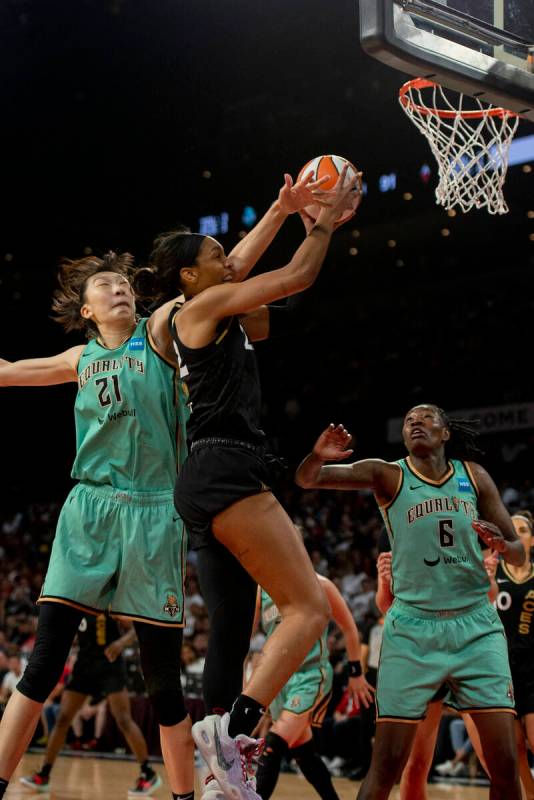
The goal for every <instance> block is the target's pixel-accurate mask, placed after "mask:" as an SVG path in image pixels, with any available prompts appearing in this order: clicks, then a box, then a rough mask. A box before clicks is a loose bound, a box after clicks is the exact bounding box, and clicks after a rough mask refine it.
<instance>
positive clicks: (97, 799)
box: [5, 755, 488, 800]
mask: <svg viewBox="0 0 534 800" xmlns="http://www.w3.org/2000/svg"><path fill="white" fill-rule="evenodd" d="M41 761H42V756H40V755H27V756H25V757H24V758H23V759H22V762H21V764H20V766H19V768H18V769H17V771H16V773H15V775H14V777H13V780H12V782H11V784H10V786H9V789H8V790H7V793H6V795H5V796H6V798H8V799H9V800H14V798H17V800H23V799H24V800H29V798H36V797H39V796H43V793H37V792H33V791H32V790H31V789H26V788H25V787H24V786H22V784H20V783H19V780H18V779H19V777H20V776H21V775H29V774H30V773H31V772H33V771H34V770H35V769H36V768H38V767H39V766H40V764H41ZM156 769H157V771H158V773H159V775H160V776H161V778H162V779H163V785H162V786H161V788H160V789H158V791H157V793H155V795H154V797H157V798H161V800H167V798H169V797H170V790H169V787H168V785H167V781H166V779H165V774H164V770H163V766H162V765H160V764H158V765H157V766H156ZM136 776H137V771H136V765H135V764H134V763H132V762H131V761H109V760H105V759H98V758H70V757H59V758H58V760H57V763H56V765H55V767H54V773H53V782H52V786H51V789H50V793H49V794H45V795H44V796H45V797H50V800H125V798H126V796H127V795H126V793H127V791H128V788H129V787H130V786H133V784H134V781H135V778H136ZM334 784H335V787H336V790H337V792H338V794H339V796H340V798H341V800H354V798H355V797H356V792H357V789H358V787H359V785H360V784H359V783H357V782H354V781H349V780H346V779H345V778H335V779H334ZM195 795H196V797H198V798H199V800H200V797H201V789H200V787H199V786H198V785H197V786H196V787H195ZM487 796H488V789H487V788H475V787H464V786H450V785H445V784H443V785H439V784H438V785H435V786H429V787H428V797H429V800H442V799H443V800H445V798H446V800H482V798H487ZM297 798H298V799H299V800H317V795H316V794H315V792H314V791H313V789H312V788H311V787H310V786H309V785H308V784H307V783H306V781H305V780H304V779H303V778H301V777H299V776H297V775H281V776H280V781H279V782H278V786H277V787H276V791H275V793H274V795H273V800H297ZM398 798H399V792H398V789H395V790H394V791H393V792H392V794H391V799H392V800H398Z"/></svg>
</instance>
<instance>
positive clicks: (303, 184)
mask: <svg viewBox="0 0 534 800" xmlns="http://www.w3.org/2000/svg"><path fill="white" fill-rule="evenodd" d="M328 180H329V176H328V175H324V176H323V177H322V178H319V179H318V180H316V181H312V173H311V172H309V173H308V174H307V175H305V176H304V177H303V178H301V179H300V180H299V181H297V182H296V183H293V178H292V177H291V175H288V174H287V173H286V174H285V175H284V185H283V186H282V188H281V189H280V192H279V194H278V203H279V204H280V209H281V211H282V212H283V213H284V214H295V213H296V212H298V211H301V210H302V209H303V208H305V207H306V206H313V205H316V206H321V207H325V206H331V205H332V200H333V197H334V192H326V191H324V189H321V186H322V185H323V184H324V183H326V181H328Z"/></svg>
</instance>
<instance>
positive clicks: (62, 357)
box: [0, 345, 84, 386]
mask: <svg viewBox="0 0 534 800" xmlns="http://www.w3.org/2000/svg"><path fill="white" fill-rule="evenodd" d="M83 349H84V345H76V347H71V348H70V349H69V350H65V351H64V352H63V353H58V355H56V356H50V357H48V358H25V359H22V360H21V361H5V360H4V359H0V386H54V385H56V384H58V383H70V382H76V381H77V380H78V373H77V366H78V361H79V359H80V355H81V353H82V350H83Z"/></svg>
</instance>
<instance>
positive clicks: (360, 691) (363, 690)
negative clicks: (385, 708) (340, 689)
mask: <svg viewBox="0 0 534 800" xmlns="http://www.w3.org/2000/svg"><path fill="white" fill-rule="evenodd" d="M349 692H350V693H351V695H352V699H353V700H354V703H355V705H357V706H358V708H360V706H363V707H364V708H369V706H370V705H372V704H373V702H374V699H375V698H374V693H375V690H374V688H373V687H372V686H371V684H370V683H367V680H366V679H365V675H360V676H359V677H357V678H349Z"/></svg>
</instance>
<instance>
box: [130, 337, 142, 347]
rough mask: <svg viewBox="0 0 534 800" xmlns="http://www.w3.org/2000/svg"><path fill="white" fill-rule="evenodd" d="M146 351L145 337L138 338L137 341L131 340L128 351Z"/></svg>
mask: <svg viewBox="0 0 534 800" xmlns="http://www.w3.org/2000/svg"><path fill="white" fill-rule="evenodd" d="M144 349H145V339H144V336H136V338H135V339H130V343H129V344H128V350H144Z"/></svg>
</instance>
